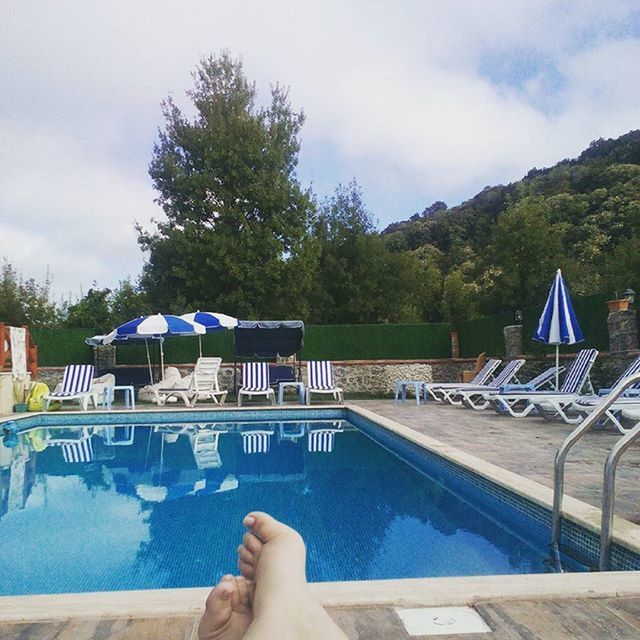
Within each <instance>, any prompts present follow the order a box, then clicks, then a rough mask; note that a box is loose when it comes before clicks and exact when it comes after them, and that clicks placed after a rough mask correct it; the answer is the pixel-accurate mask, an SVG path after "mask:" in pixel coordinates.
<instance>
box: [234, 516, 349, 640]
mask: <svg viewBox="0 0 640 640" xmlns="http://www.w3.org/2000/svg"><path fill="white" fill-rule="evenodd" d="M243 524H244V525H245V527H247V528H248V529H249V531H248V532H247V533H245V535H244V537H243V539H242V545H240V547H239V548H238V566H239V567H240V571H241V573H242V575H243V576H244V577H245V578H246V579H248V580H251V581H253V582H254V583H255V593H254V597H253V613H254V621H253V623H252V624H251V626H250V627H249V630H248V631H247V634H246V636H245V638H246V640H263V639H264V640H267V639H269V640H272V639H274V638H278V640H299V639H303V640H316V639H322V640H347V636H346V635H345V634H344V633H342V631H340V629H339V628H338V627H337V626H336V624H335V623H334V622H333V620H332V619H331V618H330V617H329V615H328V614H327V612H326V611H325V610H324V609H323V608H322V606H321V605H320V603H319V602H318V601H317V600H316V599H315V598H314V597H313V596H312V595H311V592H310V591H309V588H308V585H307V578H306V573H305V560H306V549H305V546H304V541H303V540H302V538H301V536H300V534H299V533H298V532H297V531H295V530H294V529H291V528H290V527H287V525H285V524H282V522H279V521H278V520H276V519H274V518H272V517H271V516H270V515H268V514H266V513H261V512H259V511H254V512H252V513H250V514H249V515H248V516H247V517H246V518H245V519H244V522H243Z"/></svg>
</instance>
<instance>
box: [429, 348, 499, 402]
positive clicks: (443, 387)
mask: <svg viewBox="0 0 640 640" xmlns="http://www.w3.org/2000/svg"><path fill="white" fill-rule="evenodd" d="M501 363H502V360H498V359H496V358H492V359H491V360H488V361H487V363H486V364H485V365H484V367H482V369H480V371H479V372H478V373H477V374H476V377H475V378H474V379H473V380H472V381H471V382H466V383H465V382H425V383H423V385H422V388H423V390H424V393H425V396H424V399H425V400H426V399H427V393H428V394H429V395H430V396H431V397H432V398H433V399H434V400H435V401H436V402H442V401H443V399H444V398H445V397H446V396H447V394H448V393H450V392H451V391H456V390H458V389H466V388H468V387H478V386H480V385H483V384H487V383H488V382H489V381H490V380H491V377H492V376H493V372H494V371H495V370H496V369H497V368H498V367H499V366H500V364H501Z"/></svg>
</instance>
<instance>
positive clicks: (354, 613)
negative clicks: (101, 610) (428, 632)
mask: <svg viewBox="0 0 640 640" xmlns="http://www.w3.org/2000/svg"><path fill="white" fill-rule="evenodd" d="M475 609H476V611H477V612H478V613H479V614H480V616H481V617H482V618H483V620H484V621H485V623H486V624H487V625H488V626H489V628H490V629H491V632H488V633H484V634H477V633H473V634H467V633H465V634H460V635H452V634H448V633H444V634H442V635H438V636H436V637H437V638H438V640H482V639H485V638H486V640H567V639H580V640H608V639H609V638H615V639H616V640H637V638H640V599H637V598H607V599H602V600H594V599H585V600H556V601H545V602H530V601H527V602H503V603H499V604H479V605H477V606H476V607H475ZM329 613H330V615H331V616H332V617H333V619H334V620H335V621H336V622H337V623H338V624H339V626H340V627H341V628H342V629H343V630H344V631H345V633H346V634H347V636H348V638H349V640H409V639H411V638H418V639H419V638H421V637H422V638H425V636H410V635H409V634H408V633H407V631H406V630H405V628H404V626H403V625H402V623H401V622H400V619H399V618H398V615H397V614H396V612H395V610H394V609H393V608H391V607H371V608H367V607H359V608H348V609H339V608H334V609H329ZM197 623H198V618H196V617H194V616H176V617H165V618H93V619H92V618H88V619H75V620H60V621H55V622H54V621H50V622H25V623H18V624H7V623H4V624H3V623H0V638H2V640H158V639H160V638H161V639H162V640H196V639H197ZM431 637H433V636H431ZM277 639H278V636H277V635H274V636H273V640H277Z"/></svg>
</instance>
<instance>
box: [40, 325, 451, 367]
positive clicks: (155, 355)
mask: <svg viewBox="0 0 640 640" xmlns="http://www.w3.org/2000/svg"><path fill="white" fill-rule="evenodd" d="M91 333H92V332H91V331H90V330H88V329H51V330H34V331H33V332H32V334H33V338H34V341H35V343H36V344H37V345H38V354H39V364H40V366H43V367H47V366H62V365H65V364H73V363H85V362H86V363H91V362H93V355H92V349H91V347H89V346H87V345H86V344H85V343H84V340H85V338H86V337H87V336H89V335H91ZM149 348H150V350H151V357H152V361H154V362H158V361H159V347H158V344H157V343H155V344H154V343H150V347H149ZM202 351H203V353H204V354H205V355H218V356H220V357H222V359H223V361H225V362H233V359H234V355H233V331H221V332H218V333H211V334H208V335H206V336H203V338H202ZM164 354H165V362H166V363H173V364H183V363H188V362H195V361H196V359H197V357H198V338H195V337H193V338H173V339H169V340H165V343H164ZM450 356H451V345H450V341H449V325H448V324H377V325H307V326H306V327H305V336H304V347H303V351H302V357H303V358H304V359H328V360H392V359H398V360H412V359H422V358H448V357H450ZM146 358H147V356H146V351H145V347H144V345H129V346H121V347H119V348H118V355H117V363H118V364H121V365H134V364H145V363H146V361H147V360H146Z"/></svg>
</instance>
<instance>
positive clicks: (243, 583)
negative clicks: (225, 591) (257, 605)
mask: <svg viewBox="0 0 640 640" xmlns="http://www.w3.org/2000/svg"><path fill="white" fill-rule="evenodd" d="M234 580H235V583H236V589H235V591H234V593H233V596H232V598H231V606H232V607H233V610H234V611H238V612H241V613H244V612H246V611H249V609H250V608H251V598H250V589H251V585H252V584H253V583H252V582H249V581H247V580H246V579H245V578H244V576H236V577H235V578H234Z"/></svg>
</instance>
